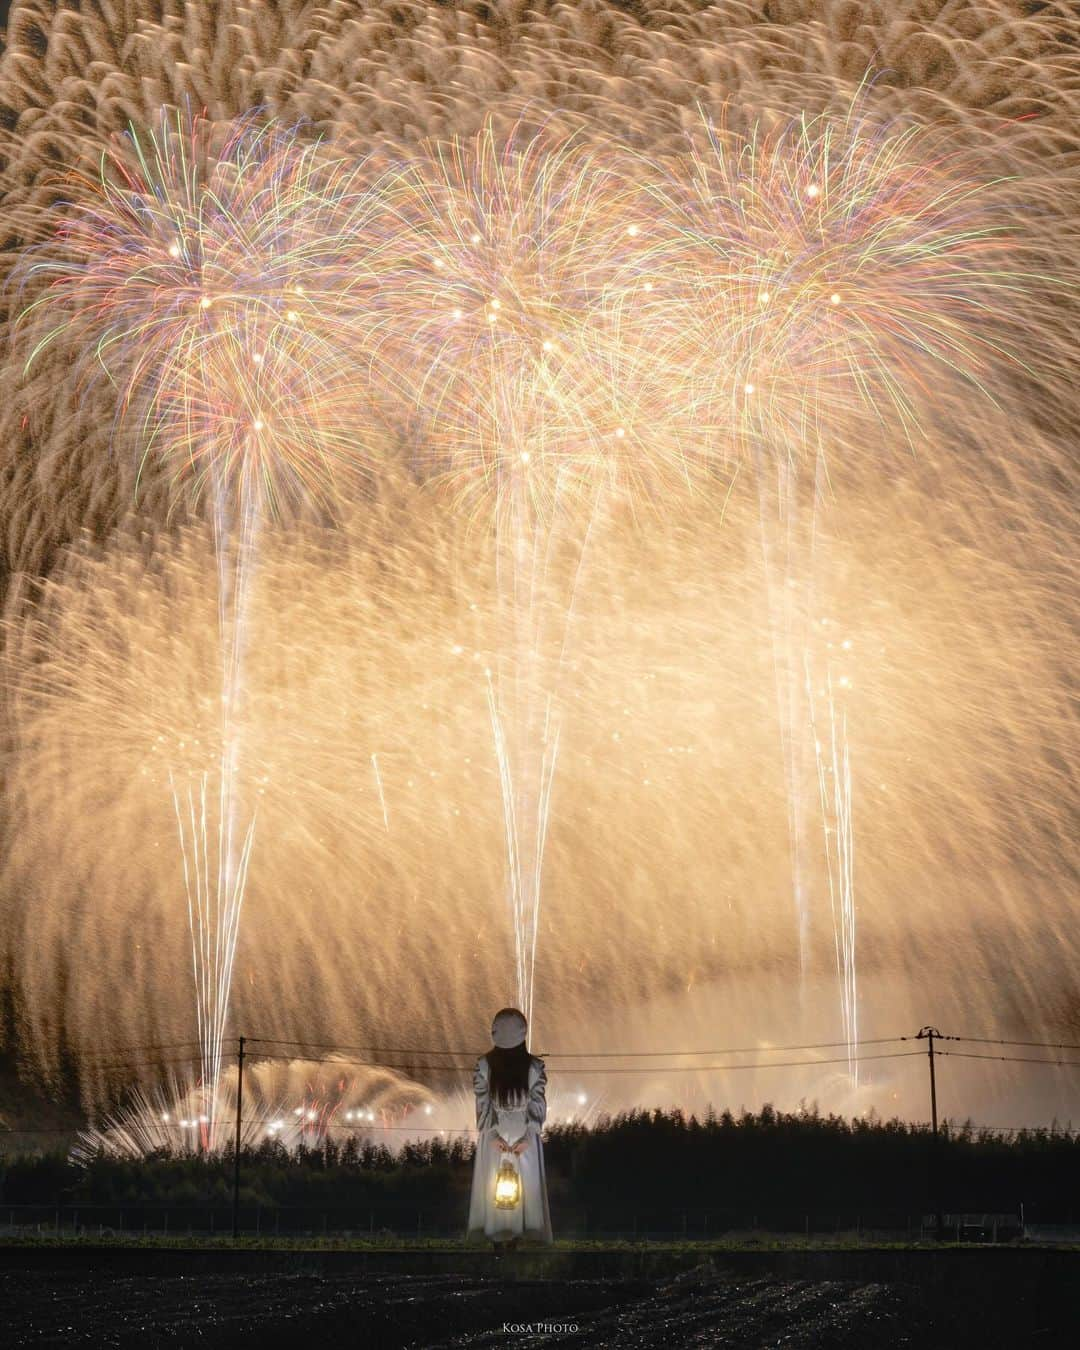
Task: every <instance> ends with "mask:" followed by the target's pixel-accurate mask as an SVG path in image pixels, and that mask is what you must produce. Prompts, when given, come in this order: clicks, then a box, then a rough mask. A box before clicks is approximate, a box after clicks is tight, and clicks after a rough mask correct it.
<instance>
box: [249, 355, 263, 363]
mask: <svg viewBox="0 0 1080 1350" xmlns="http://www.w3.org/2000/svg"><path fill="white" fill-rule="evenodd" d="M251 359H252V360H253V361H254V362H255V364H256V365H257V366H261V365H262V359H263V358H262V352H252V354H251Z"/></svg>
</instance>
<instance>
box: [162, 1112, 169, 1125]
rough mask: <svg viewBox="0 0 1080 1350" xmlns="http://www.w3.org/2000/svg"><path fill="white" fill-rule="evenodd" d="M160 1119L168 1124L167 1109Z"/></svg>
mask: <svg viewBox="0 0 1080 1350" xmlns="http://www.w3.org/2000/svg"><path fill="white" fill-rule="evenodd" d="M161 1119H162V1120H163V1121H165V1123H166V1124H168V1121H169V1113H168V1111H166V1112H165V1114H164V1115H163V1116H162V1117H161Z"/></svg>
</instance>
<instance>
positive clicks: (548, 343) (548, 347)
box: [541, 338, 555, 352]
mask: <svg viewBox="0 0 1080 1350" xmlns="http://www.w3.org/2000/svg"><path fill="white" fill-rule="evenodd" d="M541 346H542V347H543V349H544V351H546V352H550V351H553V350H554V348H555V344H554V342H552V340H551V339H550V338H545V339H544V341H543V343H542V344H541Z"/></svg>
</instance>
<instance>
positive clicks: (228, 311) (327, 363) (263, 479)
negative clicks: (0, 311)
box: [23, 112, 374, 1147]
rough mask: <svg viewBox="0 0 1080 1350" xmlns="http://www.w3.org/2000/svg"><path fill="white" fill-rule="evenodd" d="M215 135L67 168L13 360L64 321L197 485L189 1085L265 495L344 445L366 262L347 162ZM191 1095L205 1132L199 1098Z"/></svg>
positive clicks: (162, 135) (227, 865) (213, 969)
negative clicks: (200, 617) (202, 723)
mask: <svg viewBox="0 0 1080 1350" xmlns="http://www.w3.org/2000/svg"><path fill="white" fill-rule="evenodd" d="M215 139H216V140H218V141H220V140H221V130H220V129H218V130H217V131H216V132H215V129H214V128H213V126H212V125H211V124H210V123H209V122H208V121H206V120H205V119H199V118H196V119H193V120H192V119H187V118H184V117H183V116H179V115H173V114H170V113H168V112H166V113H163V114H162V117H161V122H160V126H159V128H158V129H157V130H156V131H155V132H153V133H151V134H150V135H149V136H148V137H146V138H145V139H144V140H140V138H139V136H138V135H137V134H136V133H134V132H132V134H131V135H130V137H128V139H127V141H126V142H125V143H123V144H122V145H121V146H120V147H119V148H118V149H116V150H115V151H114V152H113V153H112V154H111V155H108V156H106V157H105V159H104V161H103V165H102V171H101V174H100V175H99V177H98V179H97V180H96V181H94V182H90V183H85V182H84V183H82V184H76V185H75V186H76V187H79V186H81V187H82V189H83V196H84V200H83V201H82V202H77V204H76V206H75V208H74V211H73V214H72V215H71V216H70V217H67V218H63V217H62V218H61V225H60V230H59V233H60V240H59V246H60V248H61V249H62V251H63V256H62V257H61V258H59V259H52V260H50V259H38V260H36V261H33V262H32V263H31V264H30V266H29V269H28V272H29V275H30V276H31V277H33V276H34V275H35V274H36V275H39V276H41V275H43V276H44V277H46V278H47V279H48V283H49V284H48V285H47V286H46V287H45V288H44V290H43V291H42V293H41V295H40V296H39V298H38V299H36V300H35V301H34V302H33V303H32V304H31V306H30V307H29V308H28V309H27V311H26V313H25V314H24V316H23V317H24V321H25V322H26V323H28V324H30V325H34V324H35V323H38V324H40V323H42V322H44V323H46V324H47V325H48V327H47V329H46V331H45V332H44V334H43V335H42V336H41V338H40V339H39V341H38V343H37V345H36V347H35V349H34V350H33V352H32V353H31V356H30V365H31V366H32V365H33V362H34V360H35V359H36V358H37V357H38V356H39V355H40V354H41V353H42V352H43V351H45V350H47V348H48V346H49V344H50V343H51V342H52V341H54V340H55V339H56V337H57V336H58V335H59V334H60V333H61V332H65V331H68V332H70V331H71V330H74V332H75V333H76V335H77V337H78V338H79V339H80V340H81V342H82V343H84V344H85V346H86V348H87V350H89V351H92V352H93V357H94V361H95V362H96V364H97V366H98V367H99V368H100V369H101V370H103V371H104V373H105V375H106V377H107V378H108V379H109V380H110V381H111V382H112V383H113V384H114V385H116V386H117V387H118V418H117V426H116V429H115V432H114V440H116V441H117V442H119V443H120V444H124V442H125V440H129V441H134V443H135V444H136V446H137V447H138V449H139V451H140V452H141V454H142V455H143V457H144V458H148V457H150V456H152V455H153V456H156V457H159V458H162V459H164V460H165V462H166V463H167V464H169V465H170V466H171V467H172V468H173V471H174V473H175V476H176V478H177V480H178V483H183V480H185V479H187V480H190V482H189V484H185V486H186V487H187V488H188V492H189V494H190V496H192V497H194V499H195V500H196V502H197V500H198V498H199V496H200V495H201V494H203V493H205V495H206V497H207V498H208V512H209V515H210V519H211V520H212V522H213V531H214V540H215V552H216V557H217V573H218V584H217V596H218V624H217V627H218V633H219V639H220V650H221V695H220V703H221V728H222V729H221V753H220V757H219V760H218V763H217V764H216V765H215V766H214V770H213V773H212V774H211V773H210V772H209V771H207V772H204V773H203V774H202V775H201V776H200V778H199V779H198V780H196V781H195V782H186V783H185V782H180V781H178V780H177V779H176V778H175V777H174V776H173V775H170V788H171V792H172V797H173V803H174V809H175V814H176V821H177V827H178V834H179V840H180V848H181V854H182V858H183V876H184V887H185V891H186V894H187V905H188V916H189V924H190V930H191V942H192V963H193V969H194V979H195V989H196V1016H197V1023H198V1030H199V1038H200V1042H201V1045H202V1055H203V1081H204V1083H205V1084H207V1085H208V1088H209V1085H212V1084H214V1083H216V1082H217V1080H218V1078H219V1077H220V1073H221V1056H222V1040H223V1037H224V1034H225V1027H226V1021H227V1016H228V1007H229V995H230V990H231V986H232V978H233V967H234V962H235V955H236V943H237V936H238V931H239V923H240V914H241V909H242V905H243V900H244V892H245V884H246V879H247V873H248V865H249V862H250V858H251V850H252V844H253V838H254V829H255V820H254V816H253V814H252V813H251V809H250V806H248V805H247V804H245V801H244V796H243V792H242V788H241V767H242V765H241V760H242V748H241V736H240V730H239V725H240V720H241V717H242V700H243V696H244V686H245V667H246V657H247V650H246V649H247V644H248V616H249V612H250V607H251V598H252V587H253V585H254V578H255V572H256V565H257V559H258V555H259V544H260V533H261V530H262V528H263V521H264V518H265V517H266V515H267V513H268V512H269V511H273V510H278V511H280V510H282V509H283V508H285V507H286V506H287V507H289V508H292V509H295V508H297V507H303V506H306V505H308V504H310V503H311V502H313V501H317V500H318V499H319V497H320V496H322V497H323V498H325V497H326V496H327V495H328V493H329V491H330V490H331V488H332V484H333V465H334V459H335V456H338V457H340V456H341V455H342V453H343V452H346V451H347V452H350V453H352V454H354V455H357V456H358V454H359V450H360V448H361V447H360V446H359V445H358V444H357V441H358V433H360V432H361V431H362V428H363V426H364V425H365V422H364V419H363V410H364V409H365V408H366V406H367V404H366V400H365V398H364V395H363V392H362V386H360V392H359V394H358V393H357V387H356V381H355V351H356V344H357V343H359V344H360V348H361V350H362V348H363V343H362V338H361V336H360V334H359V332H358V327H357V323H356V319H355V316H356V315H357V314H358V313H360V314H363V313H366V312H367V310H366V308H365V306H364V305H363V304H362V303H361V302H360V301H359V299H358V293H359V292H360V291H361V290H362V288H363V286H364V284H365V282H367V284H368V291H369V293H370V290H371V288H372V284H373V283H372V281H371V278H372V277H373V275H374V274H373V273H372V272H371V271H369V265H370V262H371V258H370V257H368V256H365V255H364V253H363V244H364V242H365V241H366V240H367V239H368V237H369V232H368V230H367V228H366V227H367V224H368V221H369V218H370V214H371V212H370V205H369V202H370V199H371V194H370V192H369V190H368V188H367V186H366V180H365V179H364V178H363V177H362V175H361V173H360V171H359V170H358V169H357V168H356V167H355V166H349V165H346V164H345V162H344V161H342V160H340V159H339V160H333V159H329V158H328V157H327V156H326V155H325V153H322V152H321V151H320V147H319V146H318V145H317V144H315V145H313V144H307V145H305V144H304V143H303V142H302V141H300V140H299V139H298V138H297V136H296V135H295V134H293V133H287V132H285V131H283V130H281V129H279V128H275V127H272V126H270V127H267V126H262V127H260V126H257V125H254V124H241V125H240V126H239V127H236V128H232V129H227V135H226V138H225V140H224V143H223V144H222V145H221V146H220V148H218V147H216V146H215ZM86 197H89V201H88V202H87V201H86V200H85V198H86ZM371 252H372V254H373V253H374V250H372V251H371ZM348 357H352V358H353V359H352V360H347V358H348ZM346 409H348V411H349V414H350V415H349V417H348V418H346V416H345V415H344V414H345V410H346ZM368 420H369V421H370V419H368ZM208 1109H209V1125H208V1127H207V1132H206V1134H207V1146H208V1147H212V1146H213V1140H214V1135H215V1129H216V1125H217V1121H218V1119H219V1113H218V1111H217V1110H216V1108H215V1106H214V1104H213V1100H212V1097H211V1103H210V1106H209V1108H208Z"/></svg>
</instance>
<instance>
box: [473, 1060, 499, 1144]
mask: <svg viewBox="0 0 1080 1350" xmlns="http://www.w3.org/2000/svg"><path fill="white" fill-rule="evenodd" d="M473 1091H474V1092H475V1093H476V1128H477V1129H478V1130H486V1129H489V1128H490V1127H491V1126H493V1125H494V1124H495V1111H494V1109H493V1108H492V1105H491V1081H490V1079H489V1077H488V1062H487V1060H486V1059H485V1058H484V1057H483V1056H482V1055H481V1057H480V1058H479V1059H478V1060H477V1061H476V1068H475V1069H474V1070H473Z"/></svg>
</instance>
